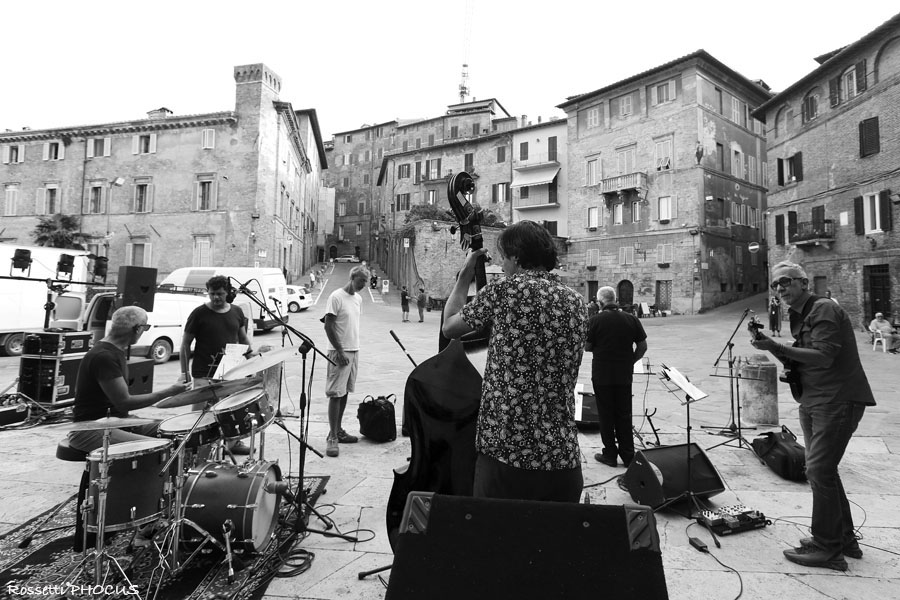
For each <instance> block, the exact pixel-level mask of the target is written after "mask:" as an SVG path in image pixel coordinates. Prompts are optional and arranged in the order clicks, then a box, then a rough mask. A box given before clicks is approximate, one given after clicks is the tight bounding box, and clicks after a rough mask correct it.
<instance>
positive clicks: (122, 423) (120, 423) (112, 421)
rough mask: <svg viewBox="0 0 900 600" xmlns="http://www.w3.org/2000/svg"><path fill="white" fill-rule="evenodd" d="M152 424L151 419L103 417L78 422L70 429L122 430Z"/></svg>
mask: <svg viewBox="0 0 900 600" xmlns="http://www.w3.org/2000/svg"><path fill="white" fill-rule="evenodd" d="M153 423H156V421H154V420H153V419H140V418H138V417H103V418H102V419H97V420H96V421H78V422H77V423H75V424H74V427H72V431H98V430H101V429H123V428H125V427H137V426H138V425H151V424H153Z"/></svg>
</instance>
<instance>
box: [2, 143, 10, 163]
mask: <svg viewBox="0 0 900 600" xmlns="http://www.w3.org/2000/svg"><path fill="white" fill-rule="evenodd" d="M3 164H4V165H8V164H9V146H3Z"/></svg>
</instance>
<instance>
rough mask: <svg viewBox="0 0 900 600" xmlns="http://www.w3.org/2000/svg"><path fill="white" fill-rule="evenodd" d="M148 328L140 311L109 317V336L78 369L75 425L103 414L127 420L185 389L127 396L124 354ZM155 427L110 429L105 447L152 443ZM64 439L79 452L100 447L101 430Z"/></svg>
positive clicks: (129, 308)
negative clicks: (109, 445) (120, 444)
mask: <svg viewBox="0 0 900 600" xmlns="http://www.w3.org/2000/svg"><path fill="white" fill-rule="evenodd" d="M149 328H150V326H149V325H147V311H145V310H144V309H143V308H139V307H137V306H124V307H122V308H120V309H118V310H117V311H116V312H114V313H113V315H112V326H111V327H110V330H109V335H107V336H106V337H104V338H103V339H102V340H100V341H99V342H98V343H97V344H95V345H94V347H93V348H91V349H90V351H89V352H88V353H87V354H85V356H84V359H83V360H82V361H81V366H80V367H79V368H78V379H77V381H76V384H75V405H74V407H73V412H74V417H75V421H95V420H97V419H102V418H104V417H106V416H107V413H108V416H110V417H128V416H129V415H128V412H129V411H131V410H136V409H138V408H145V407H147V406H151V405H152V404H155V403H157V402H159V401H160V400H162V399H163V398H168V397H169V396H174V395H175V394H178V393H180V392H183V391H185V390H186V389H187V385H186V384H183V383H178V384H175V385H173V386H169V387H167V388H166V389H164V390H160V391H158V392H151V393H149V394H138V395H136V396H132V395H131V394H130V393H129V392H128V383H127V381H128V364H127V362H126V358H125V351H126V349H127V348H128V346H130V345H131V344H134V343H135V342H137V340H138V338H140V337H141V334H142V333H143V332H144V331H147V330H148V329H149ZM157 426H158V423H155V424H152V425H141V426H137V427H134V428H129V429H132V430H133V431H126V430H124V429H113V430H111V431H110V437H109V443H110V444H118V443H120V442H130V441H133V440H144V439H148V437H149V438H153V439H155V438H156V429H157ZM68 437H69V444H70V445H71V446H72V447H73V448H76V449H78V450H81V451H83V452H90V451H92V450H95V449H97V448H100V447H101V446H102V445H103V431H102V430H96V431H72V432H70V433H69V436H68Z"/></svg>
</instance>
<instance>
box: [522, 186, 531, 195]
mask: <svg viewBox="0 0 900 600" xmlns="http://www.w3.org/2000/svg"><path fill="white" fill-rule="evenodd" d="M530 189H531V188H529V187H528V186H527V185H526V186H525V187H520V188H519V198H528V196H529V195H530V193H529V191H528V190H530Z"/></svg>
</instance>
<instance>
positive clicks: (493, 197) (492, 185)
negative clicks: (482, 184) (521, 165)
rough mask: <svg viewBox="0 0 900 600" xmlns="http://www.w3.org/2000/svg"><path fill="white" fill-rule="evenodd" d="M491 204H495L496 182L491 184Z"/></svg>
mask: <svg viewBox="0 0 900 600" xmlns="http://www.w3.org/2000/svg"><path fill="white" fill-rule="evenodd" d="M491 204H497V184H496V183H493V184H491Z"/></svg>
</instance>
